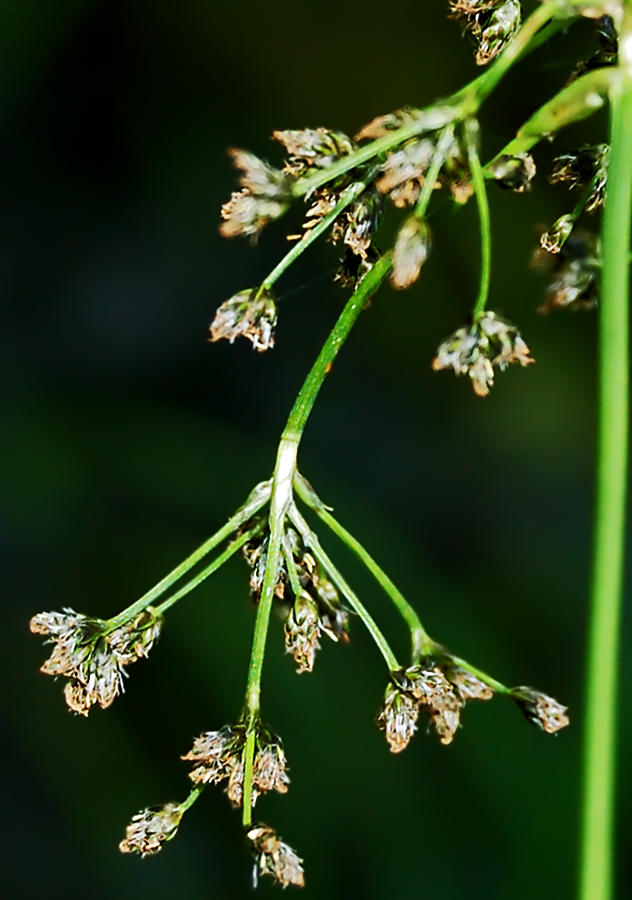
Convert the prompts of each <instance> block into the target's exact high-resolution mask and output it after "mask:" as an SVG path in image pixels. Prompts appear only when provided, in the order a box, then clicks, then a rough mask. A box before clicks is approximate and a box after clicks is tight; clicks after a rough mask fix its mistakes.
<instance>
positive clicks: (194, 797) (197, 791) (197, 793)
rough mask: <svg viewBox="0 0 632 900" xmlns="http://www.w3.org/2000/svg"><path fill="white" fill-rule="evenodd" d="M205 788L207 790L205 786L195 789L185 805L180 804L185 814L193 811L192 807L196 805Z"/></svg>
mask: <svg viewBox="0 0 632 900" xmlns="http://www.w3.org/2000/svg"><path fill="white" fill-rule="evenodd" d="M204 788H205V785H202V786H201V787H195V788H193V790H192V791H191V793H190V794H189V796H188V797H187V799H186V800H185V801H184V802H183V803H181V804H180V809H181V810H182V812H183V813H185V812H186V811H187V810H188V809H191V807H192V806H193V804H194V803H195V801H196V800H197V798H198V797H199V796H200V794H201V793H202V791H203V790H204Z"/></svg>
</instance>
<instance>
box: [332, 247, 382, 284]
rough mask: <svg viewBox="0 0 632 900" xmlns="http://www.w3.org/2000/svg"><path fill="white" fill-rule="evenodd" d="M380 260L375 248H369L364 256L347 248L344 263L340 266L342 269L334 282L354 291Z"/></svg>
mask: <svg viewBox="0 0 632 900" xmlns="http://www.w3.org/2000/svg"><path fill="white" fill-rule="evenodd" d="M379 258H380V255H379V253H378V252H377V250H375V249H374V248H373V247H369V249H368V250H367V251H366V252H365V254H364V256H358V255H357V254H356V253H353V252H352V251H351V250H350V249H349V248H347V251H346V253H345V255H344V257H343V260H342V263H341V264H340V268H339V269H338V271H337V272H336V275H335V277H334V281H335V282H337V284H339V285H340V287H342V288H350V289H351V290H352V291H354V290H355V289H356V288H357V286H358V285H359V284H360V282H361V281H362V279H363V278H364V276H365V275H368V273H369V272H370V271H371V269H372V268H373V266H374V265H375V263H376V262H377V260H378V259H379Z"/></svg>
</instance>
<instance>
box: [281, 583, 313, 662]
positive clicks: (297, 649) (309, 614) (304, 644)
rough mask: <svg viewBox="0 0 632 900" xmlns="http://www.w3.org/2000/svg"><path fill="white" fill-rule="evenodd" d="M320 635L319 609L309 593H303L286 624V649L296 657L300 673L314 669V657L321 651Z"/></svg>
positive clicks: (295, 603) (299, 596)
mask: <svg viewBox="0 0 632 900" xmlns="http://www.w3.org/2000/svg"><path fill="white" fill-rule="evenodd" d="M319 635H320V616H319V613H318V607H317V606H316V603H315V602H314V601H313V600H312V598H311V597H310V595H309V594H308V593H307V591H303V592H302V593H301V594H299V595H298V597H297V598H296V599H295V601H294V605H293V606H292V608H291V609H290V612H289V614H288V617H287V621H286V623H285V649H286V650H287V652H288V653H291V654H292V656H293V657H294V659H295V661H296V663H297V665H298V672H299V673H300V672H311V671H312V669H313V668H314V657H315V655H316V651H317V650H319V649H320V644H319V642H318V638H319Z"/></svg>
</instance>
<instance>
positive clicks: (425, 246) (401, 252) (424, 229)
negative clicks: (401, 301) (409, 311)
mask: <svg viewBox="0 0 632 900" xmlns="http://www.w3.org/2000/svg"><path fill="white" fill-rule="evenodd" d="M429 250H430V229H429V228H428V226H427V224H426V222H425V221H424V220H423V219H419V218H418V217H417V216H410V217H409V218H408V219H407V220H406V221H405V222H404V224H403V226H402V228H401V229H400V231H399V234H398V235H397V241H396V242H395V249H394V251H393V271H392V274H391V283H392V284H393V287H396V288H406V287H409V285H411V284H413V282H415V281H416V280H417V279H418V278H419V273H420V271H421V267H422V265H423V264H424V263H425V261H426V259H427V258H428V253H429Z"/></svg>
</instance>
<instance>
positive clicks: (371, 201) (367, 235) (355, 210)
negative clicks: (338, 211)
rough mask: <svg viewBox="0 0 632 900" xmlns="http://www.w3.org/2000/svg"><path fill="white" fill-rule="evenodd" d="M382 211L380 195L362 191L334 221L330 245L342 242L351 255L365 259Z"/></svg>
mask: <svg viewBox="0 0 632 900" xmlns="http://www.w3.org/2000/svg"><path fill="white" fill-rule="evenodd" d="M382 210H383V202H382V198H381V196H380V194H379V193H378V192H377V191H375V190H373V189H369V190H366V191H363V193H362V194H360V196H359V197H358V199H357V200H355V201H354V203H352V204H351V206H349V207H348V208H347V209H346V210H345V211H344V212H343V213H342V215H341V216H339V217H338V218H337V219H336V222H335V223H334V227H333V229H332V233H331V240H332V243H334V244H335V243H337V242H338V241H342V242H343V243H344V244H346V245H347V247H349V249H350V250H351V252H352V253H354V254H355V255H356V256H360V257H361V258H362V259H366V258H367V254H368V251H369V248H370V246H371V242H372V241H373V238H374V237H375V233H376V231H377V229H378V227H379V224H380V219H381V217H382Z"/></svg>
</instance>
